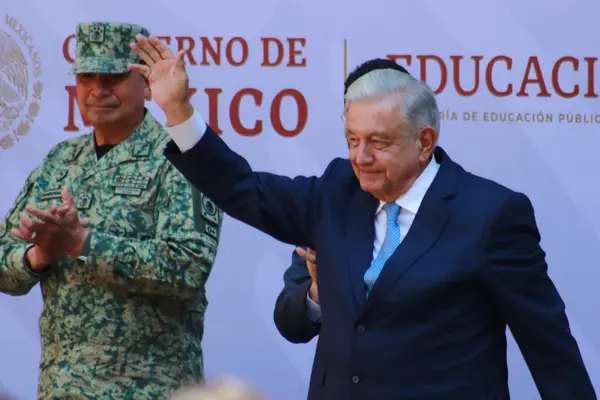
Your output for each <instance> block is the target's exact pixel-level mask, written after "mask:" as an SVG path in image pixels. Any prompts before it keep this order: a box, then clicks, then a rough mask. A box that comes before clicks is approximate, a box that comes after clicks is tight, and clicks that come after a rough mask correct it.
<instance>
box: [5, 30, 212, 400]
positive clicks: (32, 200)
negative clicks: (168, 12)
mask: <svg viewBox="0 0 600 400" xmlns="http://www.w3.org/2000/svg"><path fill="white" fill-rule="evenodd" d="M99 26H101V27H103V32H102V35H103V37H102V39H103V41H102V42H98V43H97V44H98V46H103V47H110V46H113V47H114V48H117V47H118V48H121V49H123V48H124V47H125V46H126V45H128V43H129V42H130V41H131V40H132V33H135V27H134V31H133V32H132V29H131V27H128V26H127V25H116V24H101V25H99ZM92 29H95V28H94V26H92V27H90V25H89V24H84V25H81V26H80V27H79V29H78V40H79V43H78V51H79V53H78V54H86V53H93V51H94V47H93V46H91V45H90V44H89V41H88V38H91V37H92V36H93V35H92V34H90V35H89V36H87V35H86V32H92ZM103 54H105V55H108V57H111V56H112V55H114V54H117V52H116V51H115V52H113V53H111V52H110V51H108V50H107V51H106V52H104V53H103ZM120 54H124V53H120ZM117 55H118V54H117ZM127 57H129V58H130V60H127V61H128V62H136V61H137V60H136V59H135V58H134V57H133V56H132V55H131V56H130V55H129V54H128V55H127ZM103 61H104V59H95V60H94V59H92V58H85V57H82V58H81V59H80V61H79V62H77V63H76V64H75V66H74V70H75V72H82V71H90V70H92V69H93V70H94V71H96V72H103V73H110V72H122V70H120V69H119V68H118V67H119V65H125V67H126V63H124V62H123V61H119V60H117V61H116V62H115V60H112V61H111V59H110V58H107V59H106V63H104V62H103ZM88 68H89V69H88ZM168 141H169V137H168V133H167V132H166V130H165V129H164V128H163V127H162V126H161V125H160V124H159V123H158V122H157V121H156V120H155V119H154V118H153V117H152V116H151V115H150V113H149V112H146V116H145V118H144V120H143V122H142V123H141V125H140V126H139V127H138V128H137V130H136V131H135V132H134V134H133V135H132V136H130V137H129V138H128V139H126V140H125V141H123V142H122V143H120V144H118V145H117V146H115V147H114V148H113V149H111V150H110V151H109V152H108V153H106V154H105V155H104V156H103V157H102V158H100V159H99V160H98V158H97V155H96V151H95V142H94V135H93V134H88V135H84V136H81V137H78V138H75V139H69V140H66V141H64V142H62V143H60V144H58V145H57V146H55V147H54V148H53V149H52V150H51V151H50V152H49V154H48V155H47V157H46V158H45V160H44V161H43V163H42V165H41V166H40V167H38V168H37V169H35V170H34V171H33V172H32V173H31V175H30V176H29V178H28V179H27V182H26V184H25V186H24V188H23V189H22V190H21V192H20V193H19V195H18V197H17V199H16V201H15V203H14V205H13V207H12V209H11V210H10V211H9V212H8V215H7V216H6V219H5V220H4V221H2V223H1V224H0V291H2V292H4V293H8V294H11V295H23V294H26V293H28V292H29V291H30V290H31V288H32V287H33V286H35V285H36V284H37V283H38V282H40V284H41V289H42V295H43V299H44V306H43V311H42V315H41V317H40V324H39V325H40V332H41V337H42V359H41V362H40V382H39V387H38V392H39V393H38V398H40V399H56V398H69V399H158V398H165V397H166V392H167V391H169V390H171V389H174V388H177V387H180V386H181V385H182V384H186V383H190V382H193V381H199V380H201V379H202V378H203V355H202V348H201V340H202V336H203V332H204V313H205V310H206V307H207V299H206V295H205V283H206V281H207V279H208V276H209V273H210V271H211V268H212V265H213V262H214V259H215V256H216V251H217V245H218V240H219V235H220V229H221V222H222V218H223V214H222V211H221V210H219V209H218V208H217V207H216V206H215V205H214V203H212V202H211V201H210V200H209V199H208V198H206V197H204V196H203V195H202V194H200V193H198V192H197V191H195V190H194V189H193V188H192V187H191V186H190V184H189V183H188V182H187V181H186V180H185V178H184V177H183V176H182V175H180V173H179V172H178V171H177V170H176V169H175V168H174V167H173V166H172V165H171V164H170V163H169V162H168V161H167V160H166V158H165V157H164V156H163V150H164V147H165V146H166V144H167V142H168ZM65 184H68V185H69V188H70V192H71V194H72V196H73V198H74V199H75V200H76V202H77V207H78V209H79V212H80V218H89V219H90V231H91V234H90V236H89V238H88V241H87V243H86V245H85V250H84V253H83V255H82V256H81V257H79V258H73V257H69V256H64V257H63V258H62V259H61V260H60V261H59V262H57V263H56V264H55V265H52V266H50V267H49V268H48V269H47V270H44V272H42V273H35V272H32V271H31V270H30V269H29V268H28V266H27V265H26V263H25V261H24V254H25V251H26V249H27V248H28V247H29V244H28V243H25V242H23V241H21V240H19V239H16V238H14V237H13V236H12V235H11V234H10V229H11V228H13V227H16V226H18V224H19V212H20V211H22V210H24V208H25V205H26V204H33V205H35V206H37V207H38V208H42V209H45V208H48V207H49V206H50V205H53V204H60V203H61V202H62V200H61V188H62V187H63V186H64V185H65Z"/></svg>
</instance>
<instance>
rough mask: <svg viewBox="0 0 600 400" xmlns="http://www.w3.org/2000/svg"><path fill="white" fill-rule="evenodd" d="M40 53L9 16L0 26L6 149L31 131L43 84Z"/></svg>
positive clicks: (0, 143) (1, 125)
mask: <svg viewBox="0 0 600 400" xmlns="http://www.w3.org/2000/svg"><path fill="white" fill-rule="evenodd" d="M41 77H42V65H41V63H40V56H39V54H38V52H37V50H36V47H35V44H34V43H33V39H32V37H31V36H30V34H29V32H28V31H27V29H25V27H24V26H23V25H21V23H20V22H19V21H18V20H17V19H16V18H13V17H11V16H9V15H6V16H5V18H4V24H3V25H2V26H0V148H1V149H5V150H6V149H9V148H11V147H13V146H14V145H16V144H17V142H18V141H19V140H20V138H21V137H23V136H25V135H27V134H28V133H29V132H30V131H31V127H32V125H33V123H34V121H35V118H36V117H37V116H38V114H39V112H40V100H41V99H42V92H43V91H44V85H43V84H42V81H41V80H40V79H41Z"/></svg>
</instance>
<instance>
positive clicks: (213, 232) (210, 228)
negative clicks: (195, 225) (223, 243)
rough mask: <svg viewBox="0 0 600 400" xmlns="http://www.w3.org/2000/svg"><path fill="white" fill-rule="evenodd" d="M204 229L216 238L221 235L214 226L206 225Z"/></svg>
mask: <svg viewBox="0 0 600 400" xmlns="http://www.w3.org/2000/svg"><path fill="white" fill-rule="evenodd" d="M204 231H205V232H206V233H208V234H209V235H210V236H212V237H214V238H215V239H217V238H218V237H219V234H218V232H217V229H216V228H215V227H214V226H210V225H204Z"/></svg>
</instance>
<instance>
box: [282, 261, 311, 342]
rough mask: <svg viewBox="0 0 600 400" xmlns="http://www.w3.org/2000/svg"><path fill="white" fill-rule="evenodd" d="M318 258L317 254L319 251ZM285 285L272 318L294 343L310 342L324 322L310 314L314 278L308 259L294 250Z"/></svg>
mask: <svg viewBox="0 0 600 400" xmlns="http://www.w3.org/2000/svg"><path fill="white" fill-rule="evenodd" d="M317 257H318V254H317ZM283 283H284V288H283V290H282V291H281V293H279V296H278V297H277V301H276V302H275V311H274V312H273V318H274V320H275V326H276V327H277V330H278V331H279V333H281V336H283V337H284V338H286V339H287V340H289V341H290V342H292V343H307V342H310V341H311V340H312V339H313V338H314V337H315V336H317V335H318V334H319V331H320V330H321V323H320V322H318V323H315V322H313V321H311V320H310V318H309V317H308V311H307V306H306V296H307V293H308V290H309V289H310V285H311V284H312V279H311V277H310V274H309V273H308V269H307V267H306V261H305V260H304V259H303V258H302V257H300V256H299V255H298V254H296V252H295V251H294V252H293V253H292V265H290V267H289V268H288V269H287V270H286V271H285V274H283Z"/></svg>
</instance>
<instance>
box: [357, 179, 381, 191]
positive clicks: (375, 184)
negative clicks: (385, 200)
mask: <svg viewBox="0 0 600 400" xmlns="http://www.w3.org/2000/svg"><path fill="white" fill-rule="evenodd" d="M360 188H361V189H362V190H364V191H365V192H369V193H371V194H375V193H377V192H378V191H379V189H380V188H381V183H380V182H379V180H374V179H373V180H371V179H361V180H360Z"/></svg>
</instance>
